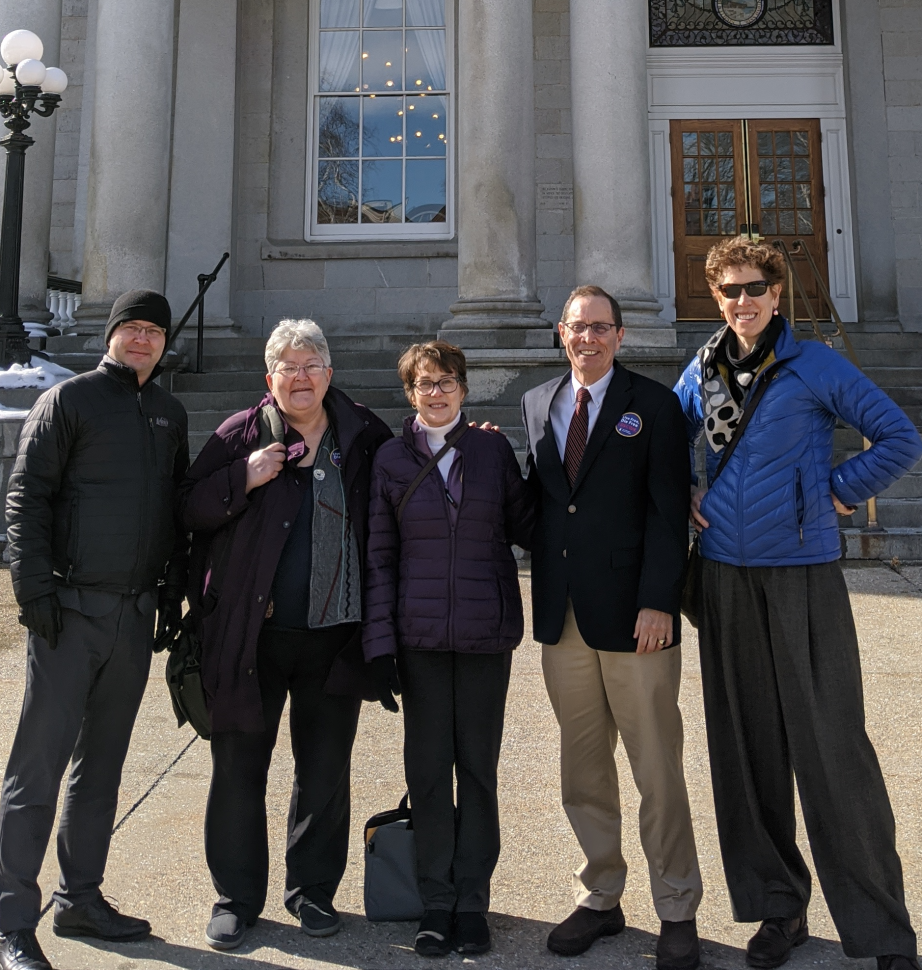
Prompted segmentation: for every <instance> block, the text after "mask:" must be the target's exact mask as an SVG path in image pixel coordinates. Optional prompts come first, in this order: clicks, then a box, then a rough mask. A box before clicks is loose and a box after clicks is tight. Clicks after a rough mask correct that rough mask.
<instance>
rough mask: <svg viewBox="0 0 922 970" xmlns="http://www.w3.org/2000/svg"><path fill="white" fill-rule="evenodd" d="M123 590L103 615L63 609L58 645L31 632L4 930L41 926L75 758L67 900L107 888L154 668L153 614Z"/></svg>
mask: <svg viewBox="0 0 922 970" xmlns="http://www.w3.org/2000/svg"><path fill="white" fill-rule="evenodd" d="M138 599H139V598H138V597H136V596H121V597H116V600H117V605H116V606H115V607H114V608H113V609H112V610H111V611H110V612H108V613H106V614H105V615H104V616H84V615H83V614H82V613H79V612H77V611H76V610H71V609H64V610H62V615H63V619H64V629H63V631H62V632H61V635H60V637H59V638H58V648H57V650H51V649H50V648H49V646H48V644H47V643H46V642H45V641H44V640H42V639H41V638H40V637H37V636H35V635H34V634H32V633H30V634H29V635H28V638H27V643H28V653H27V660H26V691H25V698H24V700H23V705H22V714H21V716H20V719H19V727H18V728H17V729H16V737H15V739H14V741H13V749H12V751H11V752H10V758H9V761H8V763H7V766H6V777H5V778H4V780H3V791H2V795H0V933H10V932H13V931H14V930H20V929H32V928H34V927H36V926H37V925H38V921H39V915H40V912H41V902H42V894H41V889H40V888H39V885H38V875H39V872H40V871H41V868H42V862H43V860H44V858H45V851H46V849H47V848H48V841H49V839H50V838H51V830H52V828H53V826H54V816H55V809H56V808H57V802H58V792H59V789H60V786H61V779H62V778H63V777H64V772H65V770H66V769H67V763H68V761H70V760H71V757H73V763H72V765H71V771H70V779H69V781H68V783H67V792H66V794H65V797H64V808H63V811H62V813H61V822H60V825H59V827H58V861H59V863H60V866H61V882H60V889H59V890H58V892H56V893H55V894H54V899H55V901H56V902H57V903H58V905H59V906H64V907H67V906H73V905H80V904H83V903H87V902H90V901H92V900H93V899H95V898H96V897H97V896H98V895H99V886H100V884H101V883H102V880H103V874H104V872H105V868H106V858H107V856H108V854H109V841H110V839H111V836H112V827H113V824H114V821H115V812H116V808H117V806H118V789H119V785H120V783H121V779H122V766H123V765H124V763H125V756H126V754H127V753H128V744H129V742H130V740H131V732H132V729H133V727H134V722H135V717H136V716H137V713H138V708H139V707H140V705H141V698H142V697H143V695H144V688H145V687H146V686H147V679H148V675H149V674H150V660H151V650H152V647H153V634H154V623H153V620H154V614H153V612H152V611H150V610H146V611H145V612H144V613H142V612H140V611H139V609H138Z"/></svg>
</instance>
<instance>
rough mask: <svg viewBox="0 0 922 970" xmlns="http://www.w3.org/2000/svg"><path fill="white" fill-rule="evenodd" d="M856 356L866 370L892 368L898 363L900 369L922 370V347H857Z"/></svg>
mask: <svg viewBox="0 0 922 970" xmlns="http://www.w3.org/2000/svg"><path fill="white" fill-rule="evenodd" d="M855 354H856V356H857V357H858V363H859V365H860V366H861V367H862V369H864V370H867V369H868V368H872V367H873V368H877V367H884V368H887V367H892V366H893V365H894V364H897V363H898V364H899V366H900V367H919V368H922V347H911V346H907V347H900V348H896V347H890V348H881V347H874V348H863V347H856V348H855Z"/></svg>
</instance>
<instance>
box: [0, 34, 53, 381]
mask: <svg viewBox="0 0 922 970" xmlns="http://www.w3.org/2000/svg"><path fill="white" fill-rule="evenodd" d="M43 53H44V48H43V45H42V42H41V40H40V39H39V37H38V36H37V35H36V34H33V33H32V31H30V30H14V31H13V32H12V33H10V34H7V35H6V37H4V38H3V40H2V41H0V57H2V58H3V60H4V61H5V62H6V64H7V65H9V66H8V67H5V68H3V67H0V116H2V117H3V118H5V119H6V121H5V125H6V127H7V128H9V130H10V133H9V134H8V135H7V136H6V137H5V138H3V139H0V145H2V146H3V147H4V148H5V149H6V184H5V185H4V189H3V221H2V223H0V367H9V366H10V364H28V363H29V361H30V360H31V353H30V351H29V337H28V334H27V333H26V330H25V327H23V325H22V318H21V317H20V316H19V256H20V248H21V240H22V200H23V190H24V187H25V163H26V149H27V148H28V147H29V146H30V145H32V144H34V143H35V140H34V139H33V138H30V137H29V136H28V135H27V134H25V130H26V128H28V127H29V124H30V121H29V119H30V118H31V117H32V115H38V116H39V117H40V118H48V117H50V116H51V115H52V114H53V113H54V110H55V108H57V106H58V105H59V104H60V103H61V94H62V93H63V91H64V89H65V88H66V87H67V75H66V74H65V73H64V72H63V71H62V70H60V68H57V67H49V68H46V67H45V65H44V64H43V63H42V61H41V57H42V54H43Z"/></svg>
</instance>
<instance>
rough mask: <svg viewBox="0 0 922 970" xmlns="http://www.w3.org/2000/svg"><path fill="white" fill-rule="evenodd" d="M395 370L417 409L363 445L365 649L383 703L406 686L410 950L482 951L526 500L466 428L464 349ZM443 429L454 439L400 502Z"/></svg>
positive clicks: (407, 360) (479, 437) (485, 439)
mask: <svg viewBox="0 0 922 970" xmlns="http://www.w3.org/2000/svg"><path fill="white" fill-rule="evenodd" d="M398 366H399V371H400V377H401V379H402V380H403V382H404V387H405V389H406V394H407V398H408V399H409V401H410V403H411V404H412V405H413V407H414V408H415V409H416V411H417V412H418V413H417V415H416V416H415V417H409V418H407V419H406V421H405V422H404V426H403V437H402V438H397V439H394V440H393V441H388V442H385V444H384V445H383V446H382V447H381V448H380V450H379V451H378V453H377V455H376V456H375V461H374V466H373V470H372V487H371V506H370V511H369V539H368V562H367V570H366V583H365V591H366V604H365V620H364V628H363V646H364V649H365V658H366V660H368V661H369V662H370V668H371V673H372V676H373V679H374V681H375V682H376V683H377V684H378V691H379V696H380V699H381V703H382V704H383V705H384V706H385V707H386V708H387V709H388V710H393V711H396V710H397V704H396V701H395V700H394V696H393V695H394V694H395V693H399V692H400V691H401V688H402V691H403V706H404V730H405V741H404V763H405V769H406V777H407V785H408V787H409V789H410V803H411V805H412V808H413V827H414V829H415V830H416V852H417V876H418V879H419V890H420V895H421V896H422V899H423V903H424V905H425V910H426V912H425V916H424V917H423V920H422V922H421V923H420V927H419V933H418V934H417V936H416V952H417V953H420V954H422V955H425V956H443V955H445V954H447V953H448V952H450V950H451V949H452V947H454V948H456V949H457V950H458V951H459V952H461V953H483V952H486V951H487V950H488V949H489V948H490V931H489V927H488V925H487V921H486V915H485V914H486V912H487V910H488V908H489V903H490V877H491V876H492V874H493V869H494V868H495V866H496V861H497V859H498V858H499V810H498V806H497V799H496V771H497V764H498V761H499V749H500V743H501V741H502V733H503V714H504V710H505V704H506V689H507V687H508V684H509V671H510V667H511V662H512V651H513V650H514V649H515V647H516V646H518V644H519V643H520V641H521V639H522V634H523V629H524V622H523V617H522V600H521V597H520V594H519V583H518V572H517V567H516V562H515V558H514V556H513V554H512V550H511V548H510V546H511V545H512V544H513V543H515V544H517V545H520V546H524V547H525V548H528V547H529V545H530V539H531V530H532V527H533V524H534V508H533V502H532V499H531V496H530V494H529V491H528V487H527V486H526V484H525V482H524V481H523V479H522V476H521V473H520V470H519V465H518V462H517V461H516V458H515V455H514V454H513V451H512V447H511V446H510V444H509V442H508V441H507V440H506V438H505V437H504V436H503V435H501V434H496V433H493V432H490V431H484V430H480V429H478V428H468V427H467V425H466V422H465V417H464V415H463V414H462V413H461V404H462V402H463V400H464V397H465V394H466V392H467V385H466V376H467V370H466V363H465V360H464V354H463V353H462V352H461V351H460V350H459V349H458V348H457V347H453V346H452V345H451V344H447V343H444V342H442V341H434V342H432V343H427V344H416V345H414V346H413V347H411V348H410V349H409V350H408V351H407V352H406V353H405V354H404V355H403V357H401V359H400V363H399V365H398ZM460 429H464V430H463V431H460ZM459 432H460V435H461V436H460V437H459V438H457V440H454V438H452V435H453V433H454V434H457V433H459ZM446 437H448V438H452V442H451V443H452V447H450V448H449V450H448V451H447V452H446V453H445V455H444V456H443V457H442V458H441V460H440V461H439V462H438V465H437V466H435V467H433V468H432V469H431V471H430V472H429V474H427V475H426V476H425V478H423V479H422V481H421V482H420V483H419V485H418V487H417V488H416V490H415V491H413V493H412V496H411V497H410V499H409V501H407V502H406V504H405V506H404V507H403V509H402V510H401V509H400V506H401V502H402V500H403V498H404V496H405V495H406V493H407V491H408V489H410V487H411V485H412V484H413V482H414V481H415V480H416V478H417V476H418V475H419V474H420V472H422V471H423V469H424V468H425V466H426V464H427V462H428V461H429V460H430V459H431V458H432V457H434V456H436V455H437V454H438V453H439V451H440V449H441V448H442V446H443V445H444V444H445V443H446ZM455 773H456V774H457V780H458V803H457V809H456V807H455V801H454V791H453V781H454V778H453V775H454V774H455Z"/></svg>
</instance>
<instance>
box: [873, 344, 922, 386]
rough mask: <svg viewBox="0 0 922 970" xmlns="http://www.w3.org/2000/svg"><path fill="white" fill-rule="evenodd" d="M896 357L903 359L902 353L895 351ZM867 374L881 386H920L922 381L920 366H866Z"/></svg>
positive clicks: (896, 358)
mask: <svg viewBox="0 0 922 970" xmlns="http://www.w3.org/2000/svg"><path fill="white" fill-rule="evenodd" d="M894 359H895V360H901V359H902V355H901V354H899V353H898V352H894ZM864 372H865V374H867V375H868V377H870V378H871V380H872V381H874V383H875V384H877V385H878V386H880V387H883V388H885V389H886V388H891V387H919V385H920V383H922V369H920V368H918V367H902V366H899V367H896V366H894V367H865V369H864Z"/></svg>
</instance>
